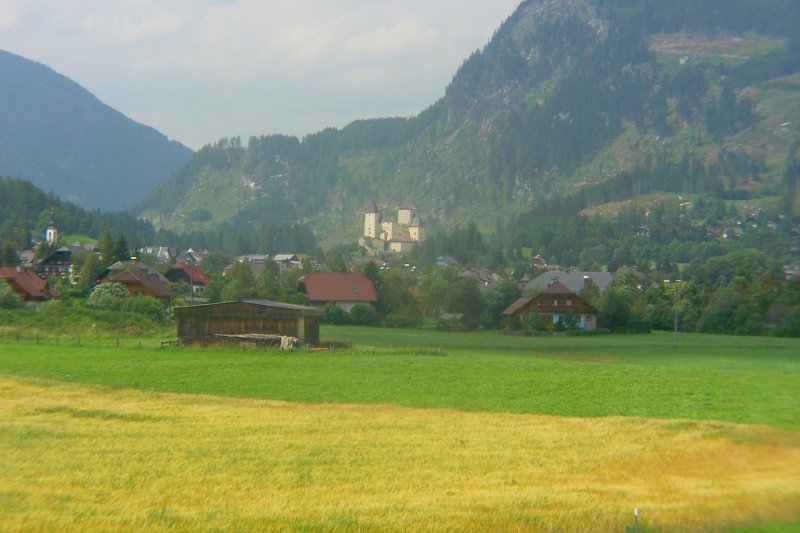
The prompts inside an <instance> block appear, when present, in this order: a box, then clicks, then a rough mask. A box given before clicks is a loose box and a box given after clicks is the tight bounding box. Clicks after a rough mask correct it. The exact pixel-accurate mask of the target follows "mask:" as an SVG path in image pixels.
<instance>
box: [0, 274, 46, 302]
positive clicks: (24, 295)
mask: <svg viewBox="0 0 800 533" xmlns="http://www.w3.org/2000/svg"><path fill="white" fill-rule="evenodd" d="M3 282H5V283H7V284H8V286H9V288H11V290H12V291H14V294H16V295H17V296H18V297H19V298H20V300H22V301H24V302H27V303H34V304H35V303H36V302H43V301H45V300H50V299H52V298H58V296H59V294H58V292H57V291H55V290H52V289H51V288H50V286H49V285H48V284H47V281H45V280H44V279H42V278H40V277H39V276H37V275H36V274H35V273H34V272H32V271H31V270H28V269H25V268H23V267H21V266H15V267H14V266H4V267H0V283H3Z"/></svg>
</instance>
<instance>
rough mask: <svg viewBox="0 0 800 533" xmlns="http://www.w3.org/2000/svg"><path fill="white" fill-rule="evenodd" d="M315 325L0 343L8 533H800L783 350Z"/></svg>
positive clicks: (799, 455) (0, 469)
mask: <svg viewBox="0 0 800 533" xmlns="http://www.w3.org/2000/svg"><path fill="white" fill-rule="evenodd" d="M26 333H28V334H29V333H30V332H29V331H26ZM322 334H323V337H324V338H327V339H330V340H334V339H335V340H338V341H342V340H349V341H352V343H353V347H352V348H348V349H338V348H337V349H336V350H334V351H333V352H322V353H317V352H309V351H298V352H294V353H282V352H279V351H275V350H270V351H263V350H253V349H247V350H245V351H243V350H242V349H240V348H235V349H234V348H229V349H227V350H219V349H217V350H211V349H200V348H195V349H186V348H184V349H176V348H165V349H160V348H155V347H154V346H157V345H158V344H157V342H158V341H157V339H155V338H153V337H151V336H145V338H144V341H145V343H144V347H143V348H139V347H137V346H133V347H131V346H128V345H123V347H121V348H114V347H111V346H107V345H104V344H102V343H101V346H97V345H96V344H92V343H86V344H83V345H81V346H76V345H72V344H66V343H61V344H60V345H58V346H56V345H55V344H54V343H51V344H46V343H47V342H51V341H52V338H48V337H42V338H40V343H39V344H36V343H35V342H34V341H33V340H31V339H32V337H30V336H24V337H23V338H22V339H21V341H20V342H16V340H15V339H16V337H11V338H10V339H8V340H5V341H2V340H0V454H2V456H3V457H4V461H0V530H12V531H13V530H64V529H66V530H82V531H83V530H85V531H92V530H95V531H96V530H121V531H125V530H163V529H173V530H181V531H188V530H192V531H194V530H220V529H234V530H292V531H294V530H313V531H355V530H362V531H377V530H387V529H388V530H429V531H453V530H504V531H522V530H524V531H554V530H558V531H634V529H632V528H631V526H632V522H633V520H632V518H633V517H632V511H633V508H634V507H639V508H640V509H642V516H641V518H640V524H641V525H642V526H643V527H642V531H645V532H654V531H658V532H670V531H724V532H744V531H794V530H797V529H798V526H800V482H798V480H799V479H800V407H798V406H800V401H798V400H800V365H799V364H798V363H800V350H799V349H798V348H800V341H798V340H797V339H766V338H744V337H727V336H710V335H688V334H681V335H680V336H679V339H678V344H677V346H675V344H674V337H673V336H672V335H671V334H666V333H655V334H650V335H631V336H613V335H604V336H593V337H559V338H530V337H510V336H504V335H500V334H498V333H497V332H481V333H468V334H457V333H443V332H435V331H420V330H386V329H371V328H346V327H324V328H323V331H322ZM105 337H108V335H106V336H105ZM418 408H422V409H418Z"/></svg>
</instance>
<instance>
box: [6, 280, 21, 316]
mask: <svg viewBox="0 0 800 533" xmlns="http://www.w3.org/2000/svg"><path fill="white" fill-rule="evenodd" d="M24 305H25V303H24V302H23V301H22V300H21V299H20V298H19V296H17V294H16V293H15V292H14V291H13V290H11V287H9V286H8V283H6V282H5V280H0V308H3V309H19V308H20V307H23V306H24Z"/></svg>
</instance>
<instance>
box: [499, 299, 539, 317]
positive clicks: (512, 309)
mask: <svg viewBox="0 0 800 533" xmlns="http://www.w3.org/2000/svg"><path fill="white" fill-rule="evenodd" d="M532 301H533V298H531V297H522V298H519V299H518V300H517V301H516V302H514V303H513V304H511V305H509V306H508V307H506V309H505V311H503V312H502V313H501V314H503V315H513V314H514V313H516V312H517V311H519V310H520V309H522V308H523V307H525V306H526V305H528V304H529V303H531V302H532Z"/></svg>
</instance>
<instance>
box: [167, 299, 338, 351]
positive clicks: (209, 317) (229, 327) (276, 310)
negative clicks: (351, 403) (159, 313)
mask: <svg viewBox="0 0 800 533" xmlns="http://www.w3.org/2000/svg"><path fill="white" fill-rule="evenodd" d="M174 311H175V316H176V318H177V320H178V337H179V338H180V339H181V341H183V342H192V341H201V342H206V341H211V340H213V339H214V338H215V337H224V336H247V335H252V336H254V337H255V336H259V335H261V336H269V335H282V336H283V335H285V336H290V337H296V338H297V339H299V340H300V342H301V343H302V344H312V345H315V344H319V324H320V320H321V319H322V315H323V311H322V309H319V308H316V307H308V306H305V305H295V304H287V303H282V302H273V301H269V300H243V301H239V302H220V303H212V304H204V305H191V306H183V307H176V308H175V310H174Z"/></svg>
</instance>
